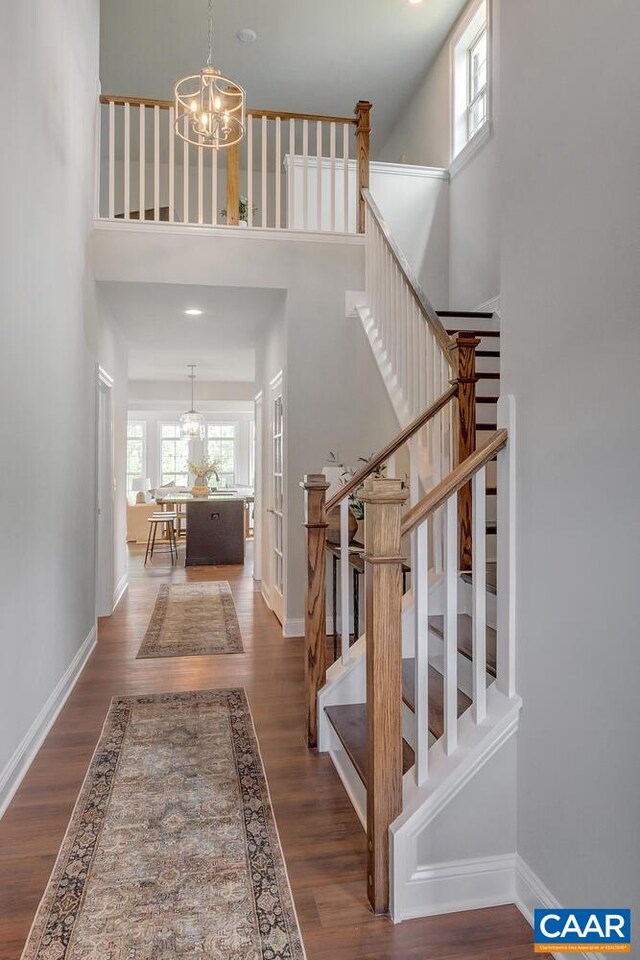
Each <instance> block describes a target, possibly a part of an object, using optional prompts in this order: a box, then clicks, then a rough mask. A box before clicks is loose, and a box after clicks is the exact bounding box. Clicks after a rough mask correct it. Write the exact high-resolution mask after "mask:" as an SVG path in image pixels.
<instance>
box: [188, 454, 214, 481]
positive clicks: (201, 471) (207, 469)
mask: <svg viewBox="0 0 640 960" xmlns="http://www.w3.org/2000/svg"><path fill="white" fill-rule="evenodd" d="M189 470H190V471H191V473H193V474H195V476H196V484H197V485H201V486H208V485H209V478H210V477H211V476H214V477H215V478H216V480H220V477H219V476H218V471H219V470H220V464H219V463H218V462H217V461H216V460H198V461H191V460H190V461H189ZM199 481H202V482H201V484H200V483H199Z"/></svg>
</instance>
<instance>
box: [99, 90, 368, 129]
mask: <svg viewBox="0 0 640 960" xmlns="http://www.w3.org/2000/svg"><path fill="white" fill-rule="evenodd" d="M100 103H103V104H109V103H115V104H116V105H118V106H123V105H124V104H125V103H128V104H129V106H131V107H160V109H161V110H169V109H170V107H173V106H175V102H174V101H173V100H154V99H152V98H149V97H123V96H120V95H116V94H112V93H103V94H101V95H100ZM247 115H249V116H252V117H256V119H261V118H262V117H266V118H267V120H276V119H277V118H279V119H280V120H322V121H324V122H325V123H348V124H349V125H350V126H352V127H355V126H356V125H357V123H358V121H357V120H356V118H355V117H328V116H327V117H325V116H323V115H322V114H319V113H291V111H288V110H252V109H247Z"/></svg>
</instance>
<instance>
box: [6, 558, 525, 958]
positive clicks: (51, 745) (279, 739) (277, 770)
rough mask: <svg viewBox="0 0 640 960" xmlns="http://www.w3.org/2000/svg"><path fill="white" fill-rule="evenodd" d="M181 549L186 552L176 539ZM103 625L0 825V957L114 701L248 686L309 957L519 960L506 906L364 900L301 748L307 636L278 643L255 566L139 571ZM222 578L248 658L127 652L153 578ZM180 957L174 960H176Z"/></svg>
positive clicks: (54, 847)
mask: <svg viewBox="0 0 640 960" xmlns="http://www.w3.org/2000/svg"><path fill="white" fill-rule="evenodd" d="M181 551H182V555H183V551H184V546H181ZM143 555H144V548H140V547H134V548H133V549H132V555H131V572H130V586H129V590H128V591H127V593H126V594H125V596H124V597H123V599H122V601H121V602H120V604H119V605H118V607H117V609H116V611H115V613H114V614H113V616H112V617H109V618H108V619H104V620H101V621H100V625H99V637H98V645H97V648H96V651H95V652H94V654H93V655H92V656H91V658H90V660H89V662H88V664H87V666H86V668H85V670H84V673H83V674H82V676H81V677H80V679H79V681H78V683H77V685H76V687H75V689H74V690H73V692H72V694H71V696H70V698H69V701H68V702H67V704H66V705H65V707H64V709H63V710H62V712H61V713H60V716H59V717H58V719H57V720H56V723H55V725H54V727H53V729H52V730H51V732H50V734H49V736H48V737H47V739H46V741H45V743H44V745H43V747H42V749H41V750H40V752H39V754H38V756H37V757H36V759H35V760H34V762H33V764H32V766H31V769H30V770H29V772H28V774H27V776H26V777H25V779H24V781H23V783H22V785H21V787H20V789H19V790H18V792H17V794H16V796H15V798H14V800H13V803H12V804H11V805H10V807H9V809H8V811H7V813H6V814H5V816H4V818H3V819H2V821H0V960H17V958H18V957H19V956H20V953H21V951H22V947H23V944H24V940H25V938H26V936H27V933H28V931H29V927H30V925H31V921H32V919H33V915H34V913H35V910H36V908H37V906H38V903H39V901H40V898H41V896H42V894H43V892H44V889H45V886H46V883H47V880H48V878H49V874H50V872H51V869H52V867H53V864H54V860H55V856H56V854H57V851H58V848H59V846H60V843H61V841H62V838H63V836H64V832H65V829H66V826H67V823H68V820H69V817H70V815H71V811H72V809H73V805H74V803H75V799H76V796H77V794H78V791H79V790H80V786H81V784H82V780H83V778H84V775H85V773H86V769H87V766H88V763H89V760H90V758H91V755H92V752H93V749H94V746H95V744H96V742H97V740H98V737H99V735H100V730H101V728H102V723H103V721H104V718H105V714H106V712H107V709H108V706H109V702H110V700H111V698H112V697H113V696H118V695H123V694H140V693H153V692H162V691H178V690H204V689H210V688H214V687H222V686H244V687H245V689H246V691H247V695H248V697H249V702H250V705H251V710H252V713H253V717H254V720H255V725H256V731H257V734H258V739H259V742H260V749H261V753H262V757H263V760H264V765H265V770H266V773H267V778H268V780H269V787H270V791H271V796H272V801H273V808H274V812H275V816H276V820H277V823H278V829H279V832H280V837H281V840H282V847H283V851H284V855H285V859H286V862H287V868H288V871H289V876H290V879H291V886H292V890H293V895H294V900H295V903H296V908H297V911H298V916H299V920H300V926H301V929H302V935H303V938H304V941H305V947H306V952H307V957H308V960H447V958H451V960H453V958H455V960H489V958H491V960H524V958H525V957H529V956H531V930H530V928H529V926H528V925H527V923H526V922H525V921H524V919H523V918H522V917H521V916H520V914H519V913H518V911H517V910H516V909H515V907H500V908H496V909H491V910H477V911H474V912H472V913H466V914H463V913H459V914H452V915H450V916H446V917H433V918H429V919H425V920H414V921H410V922H406V923H403V924H399V925H398V926H394V925H393V924H392V923H391V922H390V921H389V920H387V919H384V918H380V917H375V916H374V915H373V914H372V913H371V911H370V909H369V907H368V903H367V896H366V883H365V869H366V849H365V844H366V837H365V834H364V832H363V830H362V828H361V826H360V823H359V821H358V819H357V817H356V815H355V812H354V811H353V808H352V806H351V804H350V802H349V799H348V798H347V795H346V793H345V791H344V789H343V787H342V784H341V783H340V780H339V779H338V777H337V774H336V772H335V770H334V768H333V764H332V763H331V760H330V759H329V757H328V756H327V755H317V754H313V753H309V751H308V750H307V748H306V745H305V738H304V722H305V698H304V687H303V679H304V659H303V641H302V640H300V639H287V640H285V639H283V637H282V633H281V630H280V627H279V624H278V623H277V621H276V619H275V617H274V615H273V614H272V613H271V612H270V611H269V610H268V609H267V608H266V606H265V604H264V602H263V600H262V597H261V596H260V593H259V591H258V589H257V588H256V585H255V584H254V582H253V580H252V579H251V575H250V567H249V566H248V565H247V567H245V568H238V567H216V568H212V567H190V568H188V569H185V568H184V567H176V568H173V569H172V568H170V567H169V565H168V564H167V563H166V562H165V561H164V560H162V561H161V560H160V558H158V562H157V563H154V565H153V566H152V567H147V569H146V570H145V569H144V567H143V565H142V558H143ZM199 580H228V581H229V582H230V584H231V589H232V591H233V596H234V600H235V602H236V607H237V610H238V618H239V620H240V625H241V628H242V632H243V637H244V644H245V653H243V654H234V655H232V656H230V655H228V656H224V655H223V656H211V657H185V658H182V659H170V658H169V659H165V658H163V659H161V660H136V659H135V656H136V653H137V651H138V647H139V645H140V642H141V641H142V637H143V636H144V632H145V630H146V627H147V623H148V621H149V617H150V615H151V611H152V609H153V605H154V601H155V596H156V593H157V590H158V587H159V586H160V584H162V583H184V582H196V581H199ZM176 960H180V958H176Z"/></svg>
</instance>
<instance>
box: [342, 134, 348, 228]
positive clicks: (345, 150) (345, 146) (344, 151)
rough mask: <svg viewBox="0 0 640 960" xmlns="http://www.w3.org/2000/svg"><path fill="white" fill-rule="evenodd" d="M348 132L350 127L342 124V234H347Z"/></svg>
mask: <svg viewBox="0 0 640 960" xmlns="http://www.w3.org/2000/svg"><path fill="white" fill-rule="evenodd" d="M349 132H350V125H349V124H348V123H343V124H342V170H343V179H344V198H343V199H344V232H345V233H349V213H350V211H349Z"/></svg>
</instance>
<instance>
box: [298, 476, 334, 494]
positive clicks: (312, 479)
mask: <svg viewBox="0 0 640 960" xmlns="http://www.w3.org/2000/svg"><path fill="white" fill-rule="evenodd" d="M300 486H301V487H302V488H303V490H328V489H329V487H330V486H331V484H330V483H329V482H328V480H327V478H326V477H325V475H324V473H306V474H305V475H304V480H302V481H301V482H300Z"/></svg>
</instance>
